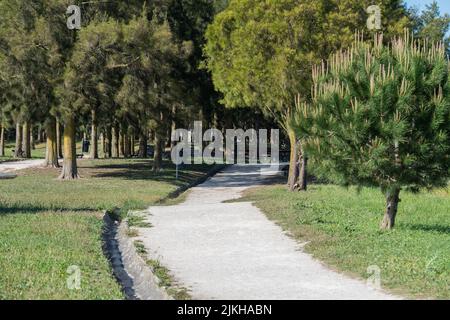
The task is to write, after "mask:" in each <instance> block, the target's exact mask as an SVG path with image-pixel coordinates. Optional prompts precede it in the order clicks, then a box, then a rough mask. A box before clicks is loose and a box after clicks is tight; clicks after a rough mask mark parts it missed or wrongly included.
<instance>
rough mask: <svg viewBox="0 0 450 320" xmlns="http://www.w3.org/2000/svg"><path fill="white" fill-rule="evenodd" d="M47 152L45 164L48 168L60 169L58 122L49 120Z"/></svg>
mask: <svg viewBox="0 0 450 320" xmlns="http://www.w3.org/2000/svg"><path fill="white" fill-rule="evenodd" d="M46 131H47V150H46V153H45V163H46V165H47V167H52V168H59V167H60V166H59V162H58V143H57V135H56V121H55V119H53V118H52V119H51V120H49V122H48V124H47V128H46Z"/></svg>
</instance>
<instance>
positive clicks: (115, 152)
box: [111, 126, 120, 158]
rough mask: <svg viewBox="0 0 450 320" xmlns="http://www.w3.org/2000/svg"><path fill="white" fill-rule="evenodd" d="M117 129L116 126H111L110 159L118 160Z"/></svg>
mask: <svg viewBox="0 0 450 320" xmlns="http://www.w3.org/2000/svg"><path fill="white" fill-rule="evenodd" d="M119 140H120V138H119V128H118V126H113V128H112V143H111V144H112V146H111V147H112V157H113V158H119Z"/></svg>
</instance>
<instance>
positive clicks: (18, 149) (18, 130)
mask: <svg viewBox="0 0 450 320" xmlns="http://www.w3.org/2000/svg"><path fill="white" fill-rule="evenodd" d="M22 153H23V151H22V127H21V125H20V122H17V123H16V145H15V147H14V158H22Z"/></svg>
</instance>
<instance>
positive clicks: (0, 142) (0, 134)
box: [0, 125, 5, 157]
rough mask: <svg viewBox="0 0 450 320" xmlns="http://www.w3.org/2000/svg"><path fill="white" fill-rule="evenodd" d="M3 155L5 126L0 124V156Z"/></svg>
mask: <svg viewBox="0 0 450 320" xmlns="http://www.w3.org/2000/svg"><path fill="white" fill-rule="evenodd" d="M4 156H5V127H4V126H2V125H0V157H4Z"/></svg>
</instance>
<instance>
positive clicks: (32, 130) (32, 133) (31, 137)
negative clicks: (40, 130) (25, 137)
mask: <svg viewBox="0 0 450 320" xmlns="http://www.w3.org/2000/svg"><path fill="white" fill-rule="evenodd" d="M30 143H31V150H36V139H35V135H34V127H33V124H31V125H30Z"/></svg>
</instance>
